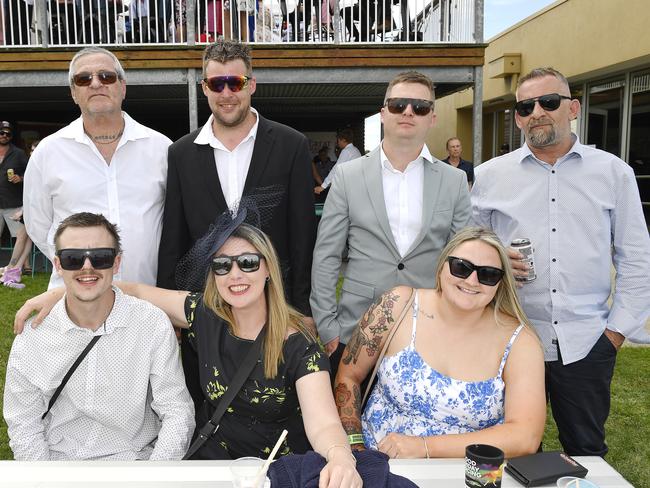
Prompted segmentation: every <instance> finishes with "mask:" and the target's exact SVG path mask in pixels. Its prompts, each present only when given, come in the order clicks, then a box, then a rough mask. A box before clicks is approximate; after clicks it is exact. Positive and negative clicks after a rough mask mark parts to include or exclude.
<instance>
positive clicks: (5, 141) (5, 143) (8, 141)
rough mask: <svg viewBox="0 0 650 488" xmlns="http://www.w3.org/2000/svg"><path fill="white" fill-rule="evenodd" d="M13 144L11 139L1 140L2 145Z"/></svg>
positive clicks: (0, 144)
mask: <svg viewBox="0 0 650 488" xmlns="http://www.w3.org/2000/svg"><path fill="white" fill-rule="evenodd" d="M9 144H11V139H6V140H0V146H8V145H9Z"/></svg>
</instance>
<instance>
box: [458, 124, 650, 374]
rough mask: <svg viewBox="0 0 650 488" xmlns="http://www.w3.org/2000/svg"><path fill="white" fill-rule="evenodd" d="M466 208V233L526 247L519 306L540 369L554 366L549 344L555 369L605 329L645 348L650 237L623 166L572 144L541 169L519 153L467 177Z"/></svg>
mask: <svg viewBox="0 0 650 488" xmlns="http://www.w3.org/2000/svg"><path fill="white" fill-rule="evenodd" d="M574 137H575V136H574ZM471 199H472V213H473V218H474V222H475V224H476V225H480V226H484V227H488V228H491V229H493V230H494V231H495V232H496V233H497V235H498V236H499V238H500V239H501V241H502V242H503V243H504V244H505V245H508V244H509V243H510V242H511V241H512V240H513V239H516V238H521V237H527V238H529V239H530V240H531V242H532V244H533V247H534V250H535V254H534V257H535V271H536V272H537V279H536V280H535V281H533V282H532V283H526V284H524V285H523V287H522V288H520V289H519V298H520V300H521V303H522V305H523V308H524V311H525V312H526V315H527V316H528V318H529V319H530V320H531V322H532V323H533V325H535V328H536V329H537V331H538V333H539V335H540V337H541V339H542V342H543V345H544V349H545V359H546V360H547V361H554V360H556V359H558V355H557V347H556V345H555V344H554V340H555V339H556V338H557V341H556V342H558V343H559V348H560V352H561V355H562V361H563V363H564V364H569V363H572V362H575V361H578V360H580V359H582V358H584V357H585V356H586V355H587V354H588V353H589V351H590V350H591V349H592V347H593V346H594V344H595V343H596V341H597V340H598V339H599V337H600V336H601V335H602V334H603V331H604V330H605V328H609V329H612V330H615V331H620V332H621V333H622V334H623V335H625V336H626V337H630V338H636V339H638V340H641V341H644V340H645V341H648V339H649V338H648V337H647V335H646V334H645V333H644V331H643V325H644V323H645V321H646V319H647V318H648V316H649V315H650V279H649V278H648V276H650V238H649V237H648V230H647V228H646V223H645V220H644V217H643V211H642V207H641V202H640V199H639V190H638V187H637V184H636V181H635V178H634V172H633V171H632V169H631V168H630V166H629V165H628V164H626V163H625V161H622V160H621V159H619V158H617V157H616V156H614V155H612V154H609V153H607V152H604V151H601V150H599V149H595V148H591V147H588V146H585V145H582V144H580V141H578V140H577V138H576V140H575V143H574V144H573V147H572V148H571V149H570V150H569V152H568V153H567V154H566V155H564V156H562V157H561V158H559V159H558V160H557V162H556V163H555V164H554V165H550V164H548V163H545V162H543V161H540V160H539V159H537V158H536V157H535V156H534V155H533V153H532V152H531V150H530V148H529V147H528V146H527V145H524V146H523V147H522V148H520V149H517V150H516V151H513V152H511V153H508V154H506V155H504V156H500V157H498V158H495V159H492V160H491V161H488V162H487V163H484V164H482V165H480V166H478V167H477V168H476V171H475V181H474V186H473V187H472V191H471ZM612 263H613V264H614V266H615V268H616V291H615V293H614V296H613V303H612V305H611V307H610V306H608V304H607V299H608V297H609V295H610V293H611V292H612V286H611V266H612ZM644 336H645V337H644Z"/></svg>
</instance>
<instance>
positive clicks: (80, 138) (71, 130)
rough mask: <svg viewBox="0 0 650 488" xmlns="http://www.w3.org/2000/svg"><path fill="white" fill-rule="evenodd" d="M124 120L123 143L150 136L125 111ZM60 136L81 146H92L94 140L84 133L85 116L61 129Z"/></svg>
mask: <svg viewBox="0 0 650 488" xmlns="http://www.w3.org/2000/svg"><path fill="white" fill-rule="evenodd" d="M122 118H123V119H124V134H123V136H122V140H123V141H134V140H136V139H145V138H147V137H149V136H150V134H149V132H148V131H147V128H146V127H145V126H144V125H141V124H138V123H136V122H135V121H134V120H133V119H132V118H131V116H129V114H127V113H126V112H124V111H122ZM59 134H60V136H61V137H63V138H65V139H74V140H75V141H77V142H79V143H81V144H92V140H91V139H90V137H88V135H87V134H86V131H84V123H83V116H82V117H79V118H78V119H76V120H73V121H72V122H71V123H70V125H67V126H66V127H64V128H63V129H61V130H60V131H59Z"/></svg>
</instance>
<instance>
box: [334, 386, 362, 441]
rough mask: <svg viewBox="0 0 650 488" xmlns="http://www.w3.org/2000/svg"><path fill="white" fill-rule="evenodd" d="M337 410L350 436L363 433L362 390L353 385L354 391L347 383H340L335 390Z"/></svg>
mask: <svg viewBox="0 0 650 488" xmlns="http://www.w3.org/2000/svg"><path fill="white" fill-rule="evenodd" d="M334 399H335V401H336V408H337V409H338V411H339V417H341V424H343V429H344V430H345V432H346V433H347V434H348V435H349V434H359V433H360V432H361V390H360V389H359V385H356V384H353V385H352V391H350V388H349V387H348V386H347V385H346V384H345V383H338V384H337V385H336V388H335V389H334Z"/></svg>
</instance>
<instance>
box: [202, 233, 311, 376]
mask: <svg viewBox="0 0 650 488" xmlns="http://www.w3.org/2000/svg"><path fill="white" fill-rule="evenodd" d="M230 237H239V238H240V239H244V240H245V241H246V242H248V243H250V244H251V245H252V246H253V247H254V248H255V249H256V250H257V252H259V253H260V254H261V255H262V256H264V261H266V267H267V269H268V271H269V281H268V282H267V284H266V288H265V290H264V292H265V295H266V309H267V319H266V337H265V338H264V347H263V351H264V376H265V377H266V378H275V377H276V376H277V374H278V365H279V364H280V362H282V361H284V358H283V356H282V347H283V346H284V341H285V339H286V337H287V334H288V331H289V327H292V328H294V329H296V330H298V331H299V332H300V333H302V334H303V335H304V336H305V337H307V339H308V340H310V341H314V342H315V341H316V338H315V337H314V335H313V334H312V333H311V332H310V330H309V329H308V328H307V327H305V325H303V322H302V319H303V316H302V314H300V313H299V312H298V311H296V310H294V309H293V308H292V307H291V306H290V305H289V304H288V303H287V301H286V299H285V296H284V286H283V285H282V273H281V272H280V264H279V261H278V256H277V254H276V252H275V249H274V248H273V244H271V240H270V239H269V237H268V236H267V235H266V234H265V233H264V232H262V231H261V230H259V229H258V228H256V227H253V226H252V225H248V224H241V225H240V226H239V227H237V229H235V231H234V232H233V233H232V234H231V236H230ZM203 303H205V305H206V307H208V308H209V309H210V310H212V311H213V312H214V313H215V314H216V315H217V316H218V317H220V318H221V319H223V320H225V321H226V323H227V324H228V326H229V327H231V328H234V326H235V317H234V315H233V313H232V308H231V306H230V304H228V303H227V302H226V301H225V300H224V299H223V298H222V297H221V295H220V294H219V290H218V288H217V285H216V283H215V280H214V277H213V276H212V273H208V278H207V280H206V283H205V291H204V292H203ZM235 332H236V331H235Z"/></svg>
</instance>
